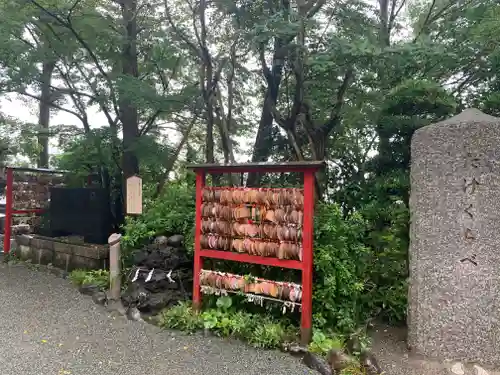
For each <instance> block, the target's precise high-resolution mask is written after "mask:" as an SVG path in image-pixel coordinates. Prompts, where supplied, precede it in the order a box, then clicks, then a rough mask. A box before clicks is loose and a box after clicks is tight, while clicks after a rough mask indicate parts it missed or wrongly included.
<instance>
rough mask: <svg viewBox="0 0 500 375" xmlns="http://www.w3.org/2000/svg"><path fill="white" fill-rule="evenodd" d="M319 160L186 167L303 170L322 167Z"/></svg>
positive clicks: (231, 170) (225, 170)
mask: <svg viewBox="0 0 500 375" xmlns="http://www.w3.org/2000/svg"><path fill="white" fill-rule="evenodd" d="M324 165H325V163H324V162H321V161H302V162H289V163H281V164H280V163H245V164H239V163H235V164H198V165H188V166H187V168H189V169H193V170H194V171H195V172H197V171H203V172H205V173H246V172H261V173H269V172H277V173H281V172H305V171H307V170H312V171H317V170H318V169H320V168H322V167H324Z"/></svg>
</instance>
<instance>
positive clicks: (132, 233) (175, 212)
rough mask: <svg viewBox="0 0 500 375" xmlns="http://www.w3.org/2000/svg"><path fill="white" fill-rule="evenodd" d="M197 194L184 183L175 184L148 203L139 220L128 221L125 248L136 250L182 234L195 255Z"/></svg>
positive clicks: (125, 228) (128, 219)
mask: <svg viewBox="0 0 500 375" xmlns="http://www.w3.org/2000/svg"><path fill="white" fill-rule="evenodd" d="M194 216H195V190H194V188H193V187H191V186H187V185H185V184H183V183H172V184H169V185H168V186H166V187H165V189H164V191H163V193H162V194H161V195H160V196H159V197H158V198H156V199H154V200H146V201H145V207H144V212H143V214H142V215H141V216H139V217H135V218H133V217H128V218H127V221H126V224H125V226H124V230H125V235H124V237H123V244H124V246H125V247H126V248H129V249H134V248H139V247H141V246H143V245H144V244H146V243H148V242H149V241H151V239H152V238H154V237H155V236H159V235H165V236H170V235H174V234H182V235H184V237H185V238H186V241H185V242H186V246H187V247H188V249H189V250H191V251H192V247H193V241H194V239H193V238H194Z"/></svg>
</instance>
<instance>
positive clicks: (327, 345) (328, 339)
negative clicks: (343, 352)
mask: <svg viewBox="0 0 500 375" xmlns="http://www.w3.org/2000/svg"><path fill="white" fill-rule="evenodd" d="M343 346H344V342H343V339H342V338H341V337H339V336H335V335H333V336H327V335H325V334H324V333H323V332H321V331H318V330H315V331H314V333H313V337H312V340H311V342H310V344H309V347H308V349H309V351H310V352H311V353H316V354H326V353H328V352H329V351H330V350H331V349H339V350H340V349H342V348H343Z"/></svg>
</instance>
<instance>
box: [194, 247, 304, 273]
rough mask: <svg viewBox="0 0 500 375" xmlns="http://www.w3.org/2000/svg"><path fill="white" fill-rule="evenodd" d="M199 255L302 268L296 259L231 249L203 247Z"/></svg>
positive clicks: (264, 264)
mask: <svg viewBox="0 0 500 375" xmlns="http://www.w3.org/2000/svg"><path fill="white" fill-rule="evenodd" d="M200 255H201V256H202V257H203V258H213V259H223V260H231V261H233V262H243V263H253V264H261V265H263V266H272V267H281V268H292V269H296V270H302V262H301V261H298V260H282V259H278V258H271V257H261V256H258V255H257V256H256V255H249V254H240V253H233V252H231V251H220V250H205V249H203V250H201V251H200Z"/></svg>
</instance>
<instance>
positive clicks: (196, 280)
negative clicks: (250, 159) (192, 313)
mask: <svg viewBox="0 0 500 375" xmlns="http://www.w3.org/2000/svg"><path fill="white" fill-rule="evenodd" d="M204 187H205V173H204V172H203V171H196V216H195V230H196V232H195V235H194V275H193V307H194V308H195V309H199V308H200V307H201V291H200V271H201V267H202V259H201V251H200V250H201V243H200V239H201V209H200V208H201V204H202V197H203V188H204Z"/></svg>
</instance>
